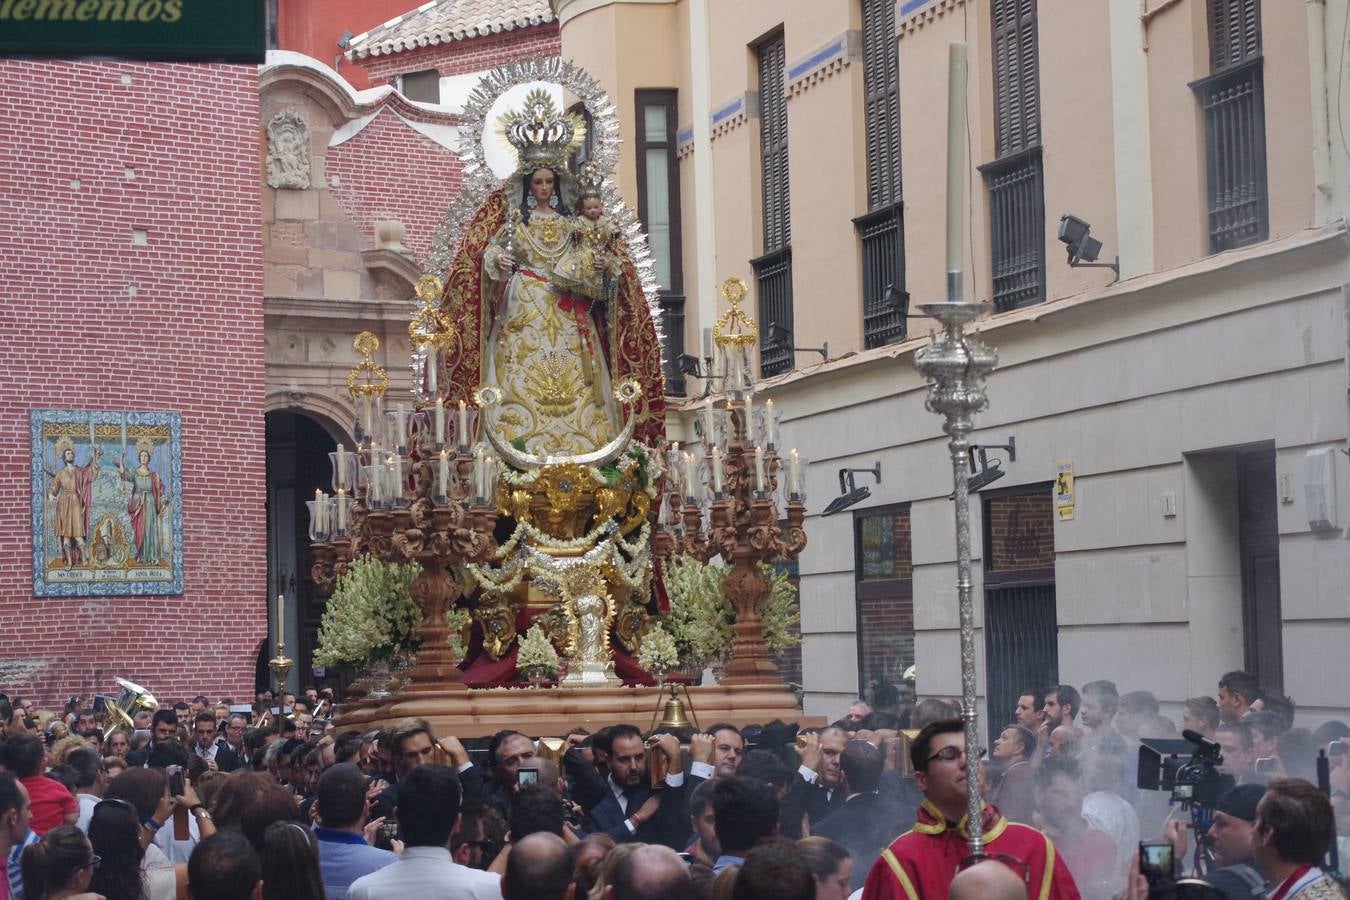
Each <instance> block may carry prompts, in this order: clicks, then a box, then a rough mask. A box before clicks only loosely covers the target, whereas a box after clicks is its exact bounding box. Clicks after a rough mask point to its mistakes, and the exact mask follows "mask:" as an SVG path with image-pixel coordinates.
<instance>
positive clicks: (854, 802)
mask: <svg viewBox="0 0 1350 900" xmlns="http://www.w3.org/2000/svg"><path fill="white" fill-rule="evenodd" d="M884 762H885V757H884V756H883V755H882V752H881V751H880V750H879V749H877V748H876V747H874V746H872V745H871V744H869V743H867V742H866V741H849V743H848V744H847V745H846V746H845V747H844V752H843V753H842V754H841V755H840V769H841V770H842V771H843V782H844V791H845V792H846V793H847V799H846V800H845V801H844V805H843V806H841V807H840V808H839V810H838V811H837V812H834V813H832V814H831V815H828V816H826V817H825V818H824V819H822V820H821V821H820V822H818V823H812V825H811V834H812V836H816V835H820V836H823V837H827V838H829V839H830V840H832V841H834V842H835V843H837V844H839V845H840V846H842V847H843V848H844V849H846V850H848V852H849V856H851V857H853V884H852V889H853V890H857V889H858V888H860V887H862V886H863V882H864V881H866V880H867V872H868V870H869V869H870V868H871V867H872V863H874V862H876V859H877V857H878V856H880V855H881V851H882V850H884V849H885V848H886V847H887V846H888V845H889V844H890V843H891V841H893V840H895V839H896V838H897V837H899V836H900V835H901V834H904V833H905V832H906V831H908V830H909V829H910V827H911V826H913V824H914V816H913V813H912V812H911V813H910V814H909V816H908V820H906V816H905V812H904V810H903V809H902V808H901V807H900V806H899V805H898V804H897V803H895V802H894V801H893V800H892V798H890V797H889V796H887V795H883V794H882V793H880V792H879V790H878V788H879V787H880V784H881V771H882V768H883V764H884Z"/></svg>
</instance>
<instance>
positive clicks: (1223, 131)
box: [1191, 56, 1270, 253]
mask: <svg viewBox="0 0 1350 900" xmlns="http://www.w3.org/2000/svg"><path fill="white" fill-rule="evenodd" d="M1261 69H1262V64H1261V58H1260V57H1259V56H1258V57H1255V58H1254V59H1249V60H1247V61H1246V62H1244V63H1242V64H1240V65H1238V66H1234V67H1231V68H1228V69H1226V70H1224V71H1223V72H1220V73H1219V74H1217V75H1211V76H1209V77H1208V78H1202V79H1201V80H1199V81H1196V82H1194V83H1192V85H1191V87H1192V88H1193V89H1194V90H1195V93H1196V97H1197V98H1198V99H1199V101H1200V109H1201V110H1202V112H1203V113H1204V117H1205V169H1206V173H1207V176H1206V183H1207V184H1206V186H1207V194H1208V197H1207V207H1208V210H1209V249H1210V252H1211V253H1218V252H1220V251H1223V250H1231V249H1232V248H1234V247H1242V246H1245V245H1247V244H1255V243H1258V242H1260V241H1264V240H1265V239H1266V238H1267V237H1268V236H1269V234H1270V208H1269V199H1268V194H1267V189H1266V112H1265V90H1264V87H1263V85H1262V71H1261Z"/></svg>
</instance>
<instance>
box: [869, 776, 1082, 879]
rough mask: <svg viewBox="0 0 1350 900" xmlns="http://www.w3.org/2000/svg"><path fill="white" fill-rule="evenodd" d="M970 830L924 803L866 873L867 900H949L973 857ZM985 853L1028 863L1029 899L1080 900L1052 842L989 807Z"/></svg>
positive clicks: (986, 820)
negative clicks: (913, 821)
mask: <svg viewBox="0 0 1350 900" xmlns="http://www.w3.org/2000/svg"><path fill="white" fill-rule="evenodd" d="M965 826H966V820H965V819H964V818H963V819H962V820H961V822H960V823H959V824H958V825H957V826H956V827H955V828H953V827H951V826H950V825H948V823H947V821H946V820H945V819H944V818H943V816H942V813H940V812H938V810H937V808H936V807H935V806H933V805H932V804H931V803H929V802H928V801H927V800H925V801H924V802H923V805H922V806H920V807H919V815H918V822H917V823H916V824H915V826H914V828H913V829H911V830H910V831H907V832H905V833H904V834H902V835H900V837H898V838H896V839H895V841H894V842H893V843H892V844H891V845H890V847H888V848H886V849H885V850H883V851H882V853H881V857H880V858H879V859H877V861H876V862H875V863H874V864H873V865H872V870H871V871H870V872H868V873H867V883H866V884H864V885H863V900H945V898H946V897H947V892H948V889H949V888H950V887H951V883H952V878H954V877H955V876H956V868H957V866H958V865H959V864H960V863H961V860H962V859H964V858H965V857H967V856H968V855H969V854H970V847H969V846H968V845H967V844H966V837H967V833H966V827H965ZM984 849H985V852H986V853H989V854H991V855H996V854H1004V855H1007V856H1011V857H1015V858H1016V859H1019V860H1021V861H1022V862H1024V863H1026V865H1027V869H1028V871H1029V874H1030V877H1029V880H1028V884H1027V897H1028V898H1029V900H1079V896H1078V887H1077V886H1076V885H1075V884H1074V883H1073V876H1072V875H1070V874H1069V870H1068V868H1067V867H1066V866H1065V865H1064V860H1062V859H1060V857H1059V854H1057V853H1056V852H1055V845H1054V844H1052V843H1051V842H1050V839H1049V838H1048V837H1046V836H1045V835H1044V834H1042V833H1041V832H1039V831H1037V830H1036V829H1035V828H1032V827H1030V826H1027V825H1018V824H1015V823H1013V822H1009V821H1008V820H1007V819H1005V818H1004V817H1003V814H1002V813H1000V812H999V811H998V808H997V807H995V806H991V805H989V804H987V803H986V804H985V806H984Z"/></svg>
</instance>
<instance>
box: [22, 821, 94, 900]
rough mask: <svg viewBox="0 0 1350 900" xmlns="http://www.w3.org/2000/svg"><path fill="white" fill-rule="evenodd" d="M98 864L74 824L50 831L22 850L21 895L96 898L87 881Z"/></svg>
mask: <svg viewBox="0 0 1350 900" xmlns="http://www.w3.org/2000/svg"><path fill="white" fill-rule="evenodd" d="M100 862H102V860H100V859H99V858H98V857H97V856H95V855H94V848H93V847H92V846H90V844H89V839H88V838H86V837H85V836H84V832H82V831H80V829H78V828H76V827H75V826H74V825H61V826H59V827H57V828H53V829H52V830H51V831H49V832H47V833H46V834H45V835H43V836H42V840H41V841H38V842H37V843H36V844H33V845H31V846H29V847H28V848H26V849H25V850H24V851H23V860H22V862H21V864H20V865H21V867H22V869H23V886H24V891H23V895H24V897H26V898H28V900H93V898H99V895H98V894H91V893H89V879H90V877H91V876H92V875H93V873H94V870H95V869H97V868H98V866H99V863H100ZM99 900H102V898H99Z"/></svg>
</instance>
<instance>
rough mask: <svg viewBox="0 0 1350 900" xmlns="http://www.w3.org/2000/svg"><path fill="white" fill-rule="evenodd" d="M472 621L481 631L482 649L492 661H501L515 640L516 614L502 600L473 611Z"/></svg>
mask: <svg viewBox="0 0 1350 900" xmlns="http://www.w3.org/2000/svg"><path fill="white" fill-rule="evenodd" d="M473 617H474V620H475V621H477V622H478V625H479V627H480V628H482V629H483V649H485V650H487V652H488V655H489V656H491V657H492V658H493V659H501V658H502V657H503V656H505V655H506V651H507V650H509V649H511V644H512V642H514V641H515V639H516V613H515V610H514V609H513V608H512V607H511V606H510V605H509V604H508V603H506V602H505V601H504V600H503V598H500V597H498V598H495V599H494V601H493V602H487V603H485V604H483V605H480V606H479V607H478V608H477V609H475V610H474V611H473Z"/></svg>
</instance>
